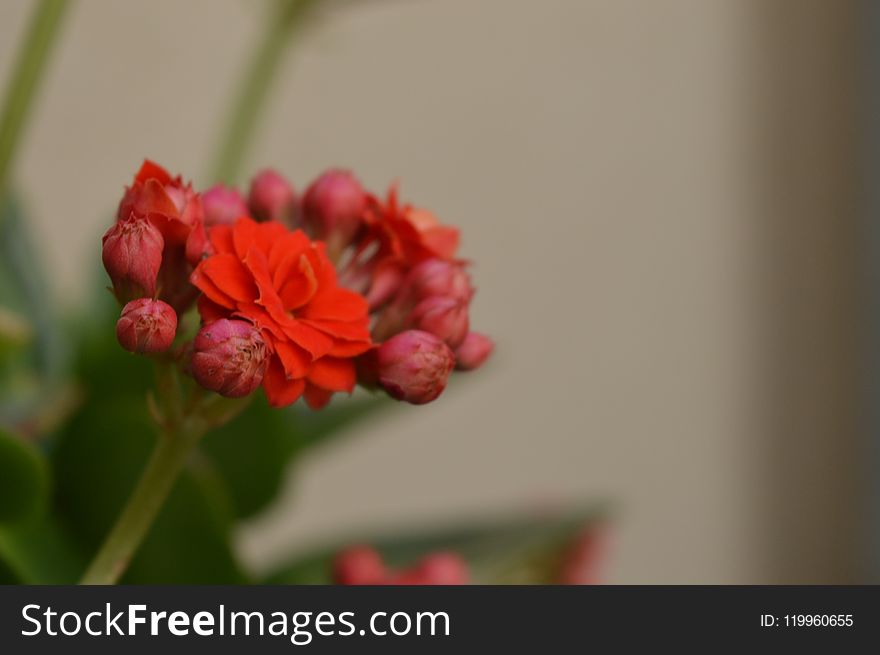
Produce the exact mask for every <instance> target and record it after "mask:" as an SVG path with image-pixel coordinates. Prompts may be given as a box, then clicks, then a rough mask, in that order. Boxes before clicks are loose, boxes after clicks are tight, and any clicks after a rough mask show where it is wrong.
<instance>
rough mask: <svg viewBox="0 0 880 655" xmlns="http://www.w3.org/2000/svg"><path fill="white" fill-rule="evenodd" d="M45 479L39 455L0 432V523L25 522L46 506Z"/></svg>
mask: <svg viewBox="0 0 880 655" xmlns="http://www.w3.org/2000/svg"><path fill="white" fill-rule="evenodd" d="M48 487H49V476H48V472H47V468H46V463H45V460H44V458H43V455H42V454H41V453H40V452H39V451H38V450H37V449H36V448H34V446H32V445H31V444H29V443H26V442H25V441H24V440H22V439H19V438H18V437H15V436H13V435H11V434H7V433H5V432H2V431H0V524H3V523H11V522H17V521H23V520H26V519H28V518H30V517H32V516H34V515H36V514H38V513H39V512H40V511H41V510H42V509H43V508H44V507H45V505H46V498H47V495H48Z"/></svg>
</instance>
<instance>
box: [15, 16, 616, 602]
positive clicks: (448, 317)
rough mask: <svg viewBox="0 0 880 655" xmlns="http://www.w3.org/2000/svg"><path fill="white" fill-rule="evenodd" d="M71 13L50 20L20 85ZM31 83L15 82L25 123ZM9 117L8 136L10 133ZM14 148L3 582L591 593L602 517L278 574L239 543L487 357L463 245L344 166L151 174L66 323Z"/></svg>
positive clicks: (230, 167) (445, 534) (236, 129)
mask: <svg viewBox="0 0 880 655" xmlns="http://www.w3.org/2000/svg"><path fill="white" fill-rule="evenodd" d="M64 4H65V3H64V2H63V0H43V2H42V4H41V5H40V7H39V8H38V11H37V18H36V21H37V22H36V26H35V35H32V38H30V39H29V40H28V41H26V44H25V53H26V57H25V61H24V63H23V64H22V66H23V67H24V70H26V71H28V72H29V74H37V73H38V72H39V71H40V69H41V66H40V65H39V64H41V63H42V60H43V59H44V58H45V56H46V53H47V52H48V43H50V42H51V38H49V39H48V40H47V38H46V34H47V30H48V33H49V34H51V33H52V30H54V29H56V28H57V25H58V23H59V20H60V16H61V14H62V11H61V10H62V9H63V6H64ZM318 4H320V3H318V2H315V1H314V0H312V1H309V2H305V1H303V0H279V2H278V13H277V15H275V16H273V19H272V21H270V28H269V32H268V34H269V36H268V40H267V45H266V49H267V50H266V52H268V53H269V54H266V53H265V52H264V53H262V54H260V55H258V56H257V57H255V62H256V64H255V65H256V66H257V68H256V69H255V70H253V71H250V73H249V77H248V80H252V79H258V80H259V79H263V78H262V77H261V76H262V75H264V68H265V62H266V58H267V57H268V56H269V55H272V56H277V54H278V52H280V50H279V49H278V47H277V45H278V42H279V41H278V40H279V39H282V38H286V36H287V34H288V32H289V31H290V29H291V28H292V26H294V25H296V24H298V21H299V20H300V19H301V18H302V16H303V15H305V14H307V13H308V12H309V11H311V10H313V9H314V8H315V7H316V6H317V5H318ZM28 57H35V58H36V59H37V61H36V63H35V62H34V61H30V60H29V59H28ZM269 68H271V67H269ZM266 84H267V85H268V79H267V80H266ZM33 86H34V85H33V84H30V85H25V86H23V87H22V89H21V90H19V89H18V87H17V86H15V85H13V89H12V91H11V94H12V101H13V104H14V105H15V106H16V107H21V106H27V104H28V103H29V101H30V94H32V88H33ZM246 89H247V96H246V97H247V101H248V102H250V103H258V102H259V100H260V97H259V93H257V94H256V96H255V95H254V89H253V85H252V84H248V85H246ZM241 106H245V105H241ZM250 107H251V105H247V110H246V111H242V112H240V114H241V115H238V114H235V116H236V118H235V119H234V120H233V122H232V129H231V132H230V137H229V140H228V141H227V142H226V146H225V147H224V148H223V149H222V153H223V154H221V156H220V158H219V160H220V161H221V162H225V163H221V165H219V169H218V173H217V174H216V175H214V176H213V179H218V180H226V181H228V180H230V179H235V178H236V177H237V175H236V169H237V166H238V162H239V161H240V160H241V158H242V156H241V155H242V153H241V152H240V151H237V150H236V148H238V147H240V144H242V143H246V142H247V139H246V138H242V135H243V134H244V135H246V134H247V132H248V130H249V129H250V128H251V127H252V126H253V120H252V118H253V115H254V112H253V111H251V110H250ZM15 115H16V116H18V115H19V114H15ZM3 116H5V117H6V118H7V119H8V116H9V115H8V114H3ZM4 120H5V119H4V118H2V117H0V135H2V134H12V135H17V134H18V133H19V132H20V129H21V126H20V125H15V124H14V121H13V122H12V123H10V122H8V121H7V122H6V123H4V122H3V121H4ZM8 143H12V144H13V145H14V143H15V139H12V140H11V141H10V140H6V141H4V140H3V139H2V138H0V237H2V238H0V246H2V253H0V254H2V255H3V256H2V257H0V358H2V359H0V363H2V369H0V370H2V372H3V376H2V378H0V383H2V389H3V395H2V402H0V582H6V581H12V582H55V583H57V582H73V581H75V580H80V581H82V582H84V583H91V584H108V583H115V582H117V581H125V582H129V583H148V582H149V583H177V582H189V583H199V582H201V583H240V582H259V581H267V582H282V583H307V582H338V583H342V584H462V583H466V582H503V581H514V582H571V583H579V582H591V581H593V579H594V573H595V562H596V559H597V558H596V554H595V553H596V551H597V549H598V548H599V547H600V546H601V543H602V539H601V530H600V529H599V528H598V527H597V526H598V524H596V523H595V521H593V520H592V519H593V518H595V512H594V510H593V509H592V508H590V509H589V510H588V511H587V512H583V511H574V512H562V513H559V512H556V513H554V512H543V513H541V514H540V515H538V516H535V517H526V518H514V519H510V520H505V521H498V522H494V521H489V522H485V521H475V522H474V523H473V524H472V525H469V526H465V527H461V528H457V529H455V530H436V529H435V530H429V531H427V532H416V533H414V534H412V535H409V536H407V535H403V536H399V535H398V536H391V537H388V536H371V535H357V536H355V537H352V538H345V539H341V540H339V541H338V542H337V543H333V544H330V545H327V546H325V547H322V548H319V549H318V550H315V551H313V552H311V553H305V554H303V553H299V554H297V555H296V556H295V557H293V558H292V559H291V560H290V561H287V562H284V563H282V564H281V565H280V566H279V567H278V568H277V569H276V570H274V571H272V572H269V573H268V574H258V573H255V572H253V571H251V570H249V569H248V567H247V566H245V565H244V564H243V563H242V560H241V558H240V556H239V554H238V552H237V549H236V548H235V546H234V543H233V539H232V535H233V532H234V529H235V526H236V525H237V523H238V522H240V521H244V520H246V519H248V518H251V517H254V516H256V515H258V514H259V513H261V512H263V511H264V510H265V509H266V508H267V507H269V506H270V505H271V503H272V502H273V500H274V499H275V497H276V496H277V495H278V490H279V488H280V486H281V480H282V477H283V475H284V473H285V471H287V470H288V469H289V468H290V466H291V465H292V464H293V463H294V462H295V461H296V460H297V459H298V458H299V457H300V456H301V455H302V454H303V453H304V452H306V451H308V450H311V449H313V448H316V447H319V446H321V445H323V444H325V443H328V442H329V441H330V440H331V439H332V437H334V436H335V435H336V434H338V433H339V432H340V431H341V430H342V429H343V428H349V427H351V426H352V425H354V424H357V423H358V422H359V421H362V420H366V418H367V417H368V416H370V415H379V414H381V413H390V411H391V407H394V406H399V405H396V404H395V403H394V402H391V400H394V401H399V402H400V403H402V404H408V405H424V404H426V403H432V402H436V401H438V399H441V396H442V394H443V393H444V391H445V390H446V388H447V386H448V385H449V384H450V383H451V384H453V385H455V384H457V383H458V379H459V378H458V375H459V374H461V373H465V372H468V371H475V370H477V369H480V368H481V367H482V366H484V365H485V364H486V362H487V361H489V360H490V358H491V356H492V354H493V349H494V344H493V341H492V339H491V338H490V337H489V336H487V335H485V334H483V333H481V332H478V331H475V330H473V329H471V324H470V311H469V310H470V308H471V304H472V302H473V301H474V297H475V289H474V286H473V283H472V277H471V272H472V268H473V267H472V265H471V263H470V262H469V261H467V260H465V259H462V258H461V255H460V252H459V250H460V249H459V245H460V243H459V242H460V233H459V230H458V229H457V228H455V227H451V226H449V225H445V224H444V223H442V222H441V221H440V220H439V219H438V218H437V217H436V216H434V215H433V214H432V213H431V212H429V211H427V210H425V209H422V208H420V207H417V206H415V205H413V204H410V203H408V202H405V201H403V200H402V199H401V196H400V193H399V190H398V188H397V186H396V185H392V186H391V188H390V189H389V190H388V191H387V193H384V194H377V193H373V192H370V191H368V190H366V189H365V188H364V187H363V185H362V184H361V182H360V181H359V180H358V178H357V177H356V176H355V175H354V174H353V173H351V172H350V171H347V170H342V169H332V170H329V171H327V172H325V173H323V174H322V175H320V176H319V177H318V178H317V179H315V180H314V181H313V182H312V183H311V184H309V185H307V186H306V187H305V188H304V190H303V191H302V193H299V192H298V191H297V189H296V188H295V187H294V185H293V184H291V182H290V181H289V180H288V179H287V178H286V177H285V176H284V175H283V174H282V173H280V172H278V171H275V170H270V169H266V170H262V171H259V172H258V173H257V174H256V175H254V176H253V178H252V179H251V182H250V186H249V187H248V188H247V190H246V191H245V190H243V189H241V190H240V189H238V188H236V187H235V186H233V185H230V184H228V183H217V184H214V185H213V186H210V187H209V188H205V189H199V188H198V187H196V186H194V185H193V184H191V183H189V182H188V181H186V180H185V179H184V178H183V177H182V176H179V175H172V174H171V173H169V171H168V170H166V169H165V168H164V167H162V166H160V165H159V164H157V163H155V162H153V161H149V160H147V161H144V162H143V164H142V165H141V167H140V168H139V170H138V171H137V172H136V173H135V175H134V177H133V178H132V180H131V183H130V184H129V185H128V186H127V187H126V188H125V190H124V192H123V194H122V197H121V199H120V200H119V203H118V206H117V210H116V214H115V217H114V220H113V221H112V224H111V225H110V226H109V228H108V229H107V230H106V232H105V234H104V236H103V239H102V240H101V251H102V252H101V260H102V263H103V267H104V271H105V274H106V277H105V278H104V279H105V280H106V279H109V283H110V285H109V286H110V290H111V292H112V295H111V294H102V295H101V297H100V298H99V299H97V300H96V301H95V302H94V303H93V304H92V305H91V306H89V307H88V308H87V309H86V311H81V312H79V313H78V314H77V316H76V317H75V318H74V320H72V321H65V320H64V319H63V318H62V317H60V316H59V315H58V313H57V312H56V311H55V310H54V309H53V307H52V305H51V303H47V302H46V300H45V299H46V298H47V297H49V293H50V292H49V290H48V289H47V288H46V287H45V286H42V283H41V282H40V280H41V276H40V275H39V274H38V271H39V269H38V266H37V264H36V261H37V257H36V256H35V255H34V254H33V252H32V250H33V248H32V246H31V244H30V242H29V240H28V238H27V222H26V221H25V219H24V211H23V209H22V206H21V205H20V204H19V203H18V201H17V196H16V195H15V194H14V193H13V192H12V190H11V189H10V188H9V185H8V184H7V182H6V180H5V179H4V175H5V169H6V168H7V163H8V161H9V160H10V159H11V156H12V150H11V149H8V151H6V150H4V149H3V146H4V144H8ZM110 197H111V194H109V193H108V199H109V198H110ZM96 241H97V239H96ZM104 286H106V282H103V281H102V283H101V284H98V283H96V284H95V285H94V287H95V289H98V288H102V287H104ZM114 323H115V329H114ZM151 451H152V455H150V452H151Z"/></svg>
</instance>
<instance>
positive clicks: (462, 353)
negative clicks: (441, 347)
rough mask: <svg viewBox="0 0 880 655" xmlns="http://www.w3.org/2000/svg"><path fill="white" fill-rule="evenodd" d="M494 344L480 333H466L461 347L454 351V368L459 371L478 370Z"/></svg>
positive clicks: (487, 357) (493, 347)
mask: <svg viewBox="0 0 880 655" xmlns="http://www.w3.org/2000/svg"><path fill="white" fill-rule="evenodd" d="M494 349H495V342H494V341H492V339H490V338H489V337H487V336H486V335H485V334H481V333H480V332H468V333H467V336H466V337H465V338H464V341H462V342H461V345H459V346H458V348H456V349H455V367H456V368H457V369H458V370H460V371H473V370H474V369H478V368H480V367H481V366H482V365H483V364H484V363H485V361H486V360H487V359H489V355H491V354H492V351H493V350H494Z"/></svg>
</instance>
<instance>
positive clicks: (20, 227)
mask: <svg viewBox="0 0 880 655" xmlns="http://www.w3.org/2000/svg"><path fill="white" fill-rule="evenodd" d="M0 202H2V205H0V303H2V304H3V305H4V306H5V307H7V308H11V309H13V310H16V311H18V312H19V313H21V314H22V315H23V317H24V318H25V319H26V320H27V321H28V322H29V323H30V325H31V326H32V327H33V330H34V364H35V366H36V369H37V371H39V373H40V375H41V377H43V378H45V379H46V380H50V381H52V380H57V379H58V378H59V377H60V376H61V375H62V373H63V372H64V368H65V363H66V358H65V348H64V338H63V331H62V327H61V321H60V320H59V317H58V316H57V314H56V312H55V304H54V303H53V302H52V301H53V298H52V294H51V291H50V288H49V284H48V281H47V277H46V275H45V273H44V270H43V267H42V265H41V262H42V260H41V258H40V257H39V255H38V253H37V250H36V248H35V247H34V243H33V239H32V237H31V235H30V233H29V232H28V224H27V221H26V220H25V218H24V215H23V213H22V209H21V206H20V205H19V203H18V202H17V201H16V199H15V197H14V194H6V195H5V196H4V197H3V199H2V200H0Z"/></svg>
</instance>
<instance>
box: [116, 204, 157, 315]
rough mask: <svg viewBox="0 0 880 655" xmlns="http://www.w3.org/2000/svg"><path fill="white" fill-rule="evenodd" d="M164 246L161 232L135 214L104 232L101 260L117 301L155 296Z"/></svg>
mask: <svg viewBox="0 0 880 655" xmlns="http://www.w3.org/2000/svg"><path fill="white" fill-rule="evenodd" d="M164 247H165V240H164V239H163V238H162V233H161V232H160V231H159V230H158V229H157V228H156V227H155V226H154V225H153V224H152V223H150V222H149V221H148V220H146V219H145V218H139V217H137V216H135V215H134V214H131V215H130V216H129V217H128V218H126V219H124V220H121V221H117V222H116V223H114V224H113V226H112V227H111V228H110V229H109V230H107V232H106V233H105V234H104V238H103V249H102V251H101V259H102V260H103V261H104V268H105V269H106V270H107V274H108V275H109V276H110V280H111V281H112V282H113V291H114V293H115V294H116V297H117V298H118V299H119V301H120V302H128V301H129V300H132V299H133V298H139V297H144V296H153V295H155V293H156V278H157V276H158V274H159V267H160V266H161V265H162V251H163V249H164Z"/></svg>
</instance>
